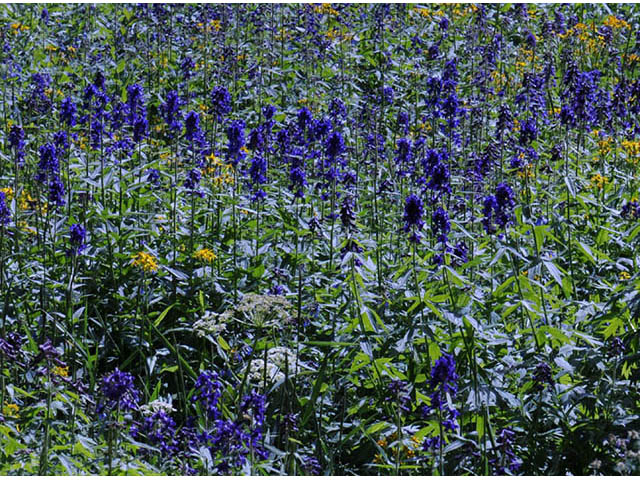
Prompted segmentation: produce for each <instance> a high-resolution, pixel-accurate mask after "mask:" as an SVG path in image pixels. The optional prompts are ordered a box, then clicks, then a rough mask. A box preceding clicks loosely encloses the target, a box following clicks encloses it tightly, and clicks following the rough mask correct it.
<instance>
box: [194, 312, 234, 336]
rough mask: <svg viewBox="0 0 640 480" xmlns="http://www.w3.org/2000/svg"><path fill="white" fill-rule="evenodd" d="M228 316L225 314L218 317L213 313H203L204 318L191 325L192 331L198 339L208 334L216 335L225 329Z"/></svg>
mask: <svg viewBox="0 0 640 480" xmlns="http://www.w3.org/2000/svg"><path fill="white" fill-rule="evenodd" d="M228 319H229V316H228V315H226V314H222V315H219V314H217V313H214V312H205V314H204V316H203V317H202V318H201V319H200V320H198V321H196V322H195V323H194V324H193V329H194V330H195V331H196V334H197V335H198V336H199V337H204V336H206V335H209V334H213V335H217V334H219V333H221V332H223V331H224V329H225V328H227V324H226V322H227V320H228Z"/></svg>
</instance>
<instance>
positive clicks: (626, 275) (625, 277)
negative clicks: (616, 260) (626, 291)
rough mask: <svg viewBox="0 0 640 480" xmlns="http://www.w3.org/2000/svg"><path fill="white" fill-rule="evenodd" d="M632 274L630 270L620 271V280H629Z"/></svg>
mask: <svg viewBox="0 0 640 480" xmlns="http://www.w3.org/2000/svg"><path fill="white" fill-rule="evenodd" d="M630 278H631V274H630V273H629V272H620V280H629V279H630Z"/></svg>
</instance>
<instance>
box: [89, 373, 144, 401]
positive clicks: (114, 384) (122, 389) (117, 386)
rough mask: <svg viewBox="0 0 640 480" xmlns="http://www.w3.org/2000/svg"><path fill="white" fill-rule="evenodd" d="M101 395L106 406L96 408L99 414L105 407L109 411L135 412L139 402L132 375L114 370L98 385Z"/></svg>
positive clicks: (138, 394)
mask: <svg viewBox="0 0 640 480" xmlns="http://www.w3.org/2000/svg"><path fill="white" fill-rule="evenodd" d="M100 389H101V391H102V395H103V396H104V399H105V400H106V404H101V405H99V407H98V410H99V411H100V412H102V411H104V409H105V407H107V408H109V409H111V410H112V409H114V408H120V409H121V410H136V409H137V408H138V402H139V401H140V393H139V392H138V389H137V388H136V387H135V384H134V379H133V375H131V374H130V373H127V372H121V371H120V370H119V369H118V368H116V369H115V370H114V371H113V372H112V373H110V374H109V375H106V376H105V377H103V379H102V382H101V384H100Z"/></svg>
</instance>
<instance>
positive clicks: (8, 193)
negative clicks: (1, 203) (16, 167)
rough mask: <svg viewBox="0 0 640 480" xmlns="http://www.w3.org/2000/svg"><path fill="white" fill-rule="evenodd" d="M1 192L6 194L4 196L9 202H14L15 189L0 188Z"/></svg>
mask: <svg viewBox="0 0 640 480" xmlns="http://www.w3.org/2000/svg"><path fill="white" fill-rule="evenodd" d="M0 192H2V193H4V196H5V198H6V199H7V200H8V201H11V200H13V188H11V187H5V188H0Z"/></svg>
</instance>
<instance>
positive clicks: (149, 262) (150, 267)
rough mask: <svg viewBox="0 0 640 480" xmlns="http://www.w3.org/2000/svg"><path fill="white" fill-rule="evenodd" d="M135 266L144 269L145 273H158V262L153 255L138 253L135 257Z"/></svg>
mask: <svg viewBox="0 0 640 480" xmlns="http://www.w3.org/2000/svg"><path fill="white" fill-rule="evenodd" d="M132 258H133V265H135V266H136V267H140V268H142V270H144V271H145V272H147V273H148V272H156V271H157V270H158V262H157V261H156V259H155V257H154V256H153V255H150V254H148V253H146V252H138V253H136V254H135V255H134V256H133V257H132Z"/></svg>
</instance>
